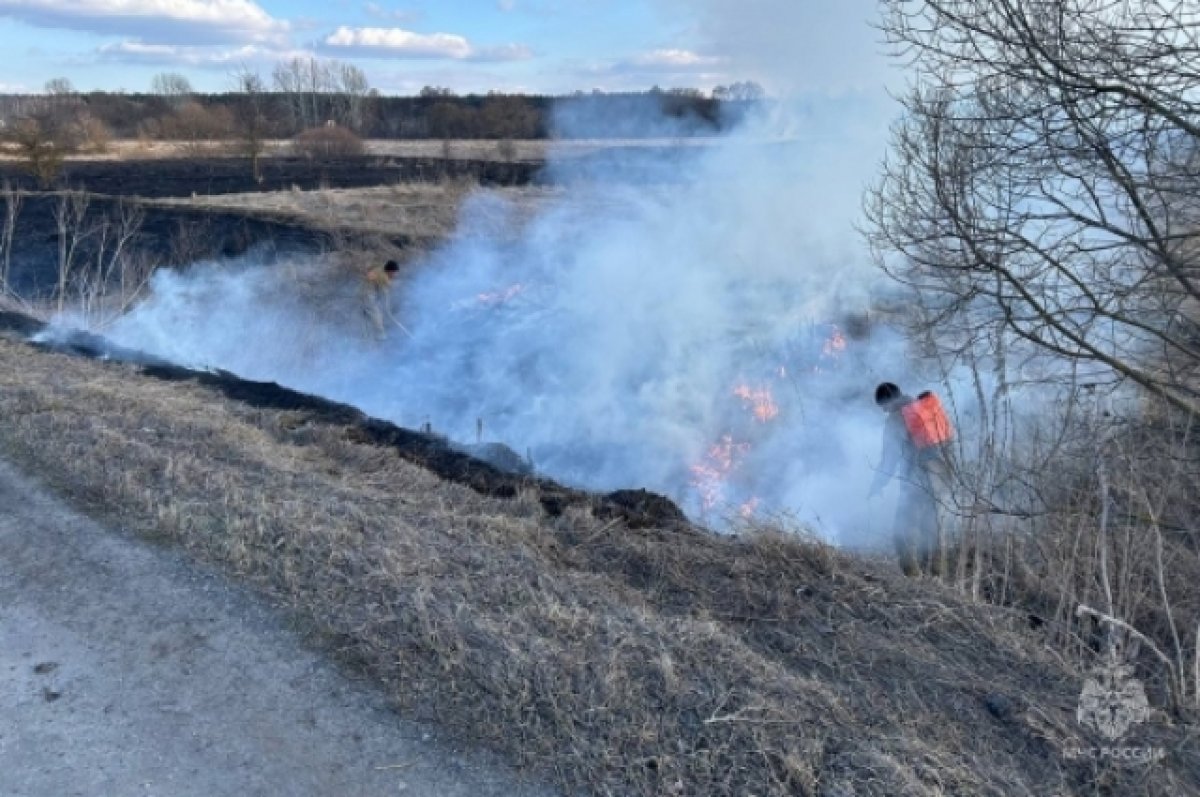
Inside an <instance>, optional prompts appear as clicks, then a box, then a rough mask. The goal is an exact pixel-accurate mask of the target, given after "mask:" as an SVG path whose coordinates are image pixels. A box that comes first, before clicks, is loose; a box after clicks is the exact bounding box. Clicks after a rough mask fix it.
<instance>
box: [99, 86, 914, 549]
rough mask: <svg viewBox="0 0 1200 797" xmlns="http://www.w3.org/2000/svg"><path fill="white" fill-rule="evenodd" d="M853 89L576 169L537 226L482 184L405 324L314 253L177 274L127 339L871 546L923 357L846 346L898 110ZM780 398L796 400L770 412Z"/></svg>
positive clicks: (413, 289) (556, 472)
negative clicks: (869, 102) (763, 404)
mask: <svg viewBox="0 0 1200 797" xmlns="http://www.w3.org/2000/svg"><path fill="white" fill-rule="evenodd" d="M837 102H838V105H839V107H838V108H837V110H836V113H832V112H829V111H830V108H829V106H825V107H823V108H822V109H821V110H822V111H825V112H824V113H821V112H818V110H817V109H814V108H812V107H809V108H807V109H805V108H803V107H801V108H799V109H797V108H790V109H786V110H784V109H782V108H780V109H777V111H776V112H775V113H774V114H772V115H771V116H769V117H768V118H762V119H756V120H754V121H753V122H752V123H749V124H747V125H746V126H745V127H743V128H742V129H741V130H739V131H737V132H736V133H735V134H733V135H730V136H729V137H727V138H725V139H723V140H721V141H719V142H716V143H715V144H714V145H713V146H712V147H709V148H704V149H702V150H694V151H692V150H689V152H688V154H687V155H685V156H682V157H679V158H675V159H671V160H670V161H667V162H664V161H663V160H662V159H661V158H655V159H650V160H647V156H646V155H645V154H644V153H642V154H640V155H630V156H627V157H618V156H613V157H614V158H615V160H605V161H603V163H605V164H606V166H605V169H604V170H605V171H607V170H611V169H616V170H618V171H619V172H620V179H619V180H606V179H603V178H602V177H601V176H599V175H597V174H595V173H584V174H583V175H582V176H580V175H578V174H575V173H573V172H572V167H571V166H570V165H569V164H565V163H564V164H560V165H558V166H556V167H555V168H556V169H557V170H558V172H559V176H560V177H562V178H563V181H564V182H565V183H566V184H568V185H569V186H570V187H569V188H567V189H564V190H563V192H562V195H561V197H559V198H556V199H554V200H551V201H550V202H548V204H547V207H545V209H544V210H543V211H542V212H540V213H539V214H538V215H537V216H536V218H534V219H533V220H532V221H531V222H529V223H528V224H527V225H526V226H524V227H523V228H522V229H521V231H520V232H519V234H516V235H513V234H497V231H498V230H512V229H514V228H516V227H517V226H518V221H517V218H516V217H517V216H518V215H519V214H517V211H516V209H515V208H513V207H510V206H508V205H506V203H505V202H504V201H503V200H502V199H498V198H497V197H496V195H495V194H490V193H481V194H480V195H479V197H478V198H477V199H475V200H472V201H469V202H468V203H467V204H466V206H465V208H464V211H463V214H462V219H461V222H460V229H459V232H458V234H457V235H456V236H455V237H454V238H453V240H451V241H450V242H449V243H447V244H446V245H445V246H444V247H443V248H441V249H439V250H437V251H435V252H434V253H432V254H431V255H430V256H429V257H428V258H427V259H426V260H425V261H424V262H422V263H420V264H418V265H417V266H416V268H415V274H416V276H415V278H414V279H413V280H412V281H411V282H409V283H408V284H407V285H406V286H405V287H404V288H403V289H402V290H398V292H397V295H395V296H394V297H393V298H394V301H395V311H396V317H397V319H398V320H400V321H401V322H402V323H403V328H401V327H399V326H392V327H391V329H390V331H389V333H388V336H387V338H386V339H385V340H384V341H375V340H372V339H371V337H370V336H369V335H367V334H364V333H365V331H366V330H365V327H364V325H363V323H362V319H361V318H358V317H356V315H355V312H354V311H353V310H350V311H348V312H347V310H346V308H353V306H354V304H355V301H356V298H355V297H354V295H353V290H354V289H353V288H352V287H350V288H347V287H346V286H345V285H342V286H340V287H339V283H338V282H337V281H336V280H335V279H333V277H332V276H331V274H330V273H329V272H328V268H327V267H326V266H323V265H322V264H321V261H319V260H318V259H317V258H304V257H298V258H291V259H289V260H286V261H285V262H283V263H276V264H272V265H263V264H261V263H259V262H257V261H256V258H253V257H249V258H244V259H242V260H239V261H233V262H224V263H204V264H197V265H195V266H193V267H191V268H189V269H187V270H186V271H184V272H173V271H163V272H160V273H159V274H158V275H157V276H156V277H155V279H154V282H153V285H152V291H151V296H150V298H149V299H148V300H146V301H145V302H143V303H142V304H141V305H139V306H138V307H137V308H136V309H135V310H134V311H133V312H131V313H130V314H129V315H128V316H127V317H125V318H123V319H122V320H121V321H120V322H118V323H117V324H116V325H115V326H114V327H112V328H111V329H110V330H108V332H107V334H108V335H109V336H110V337H111V338H112V339H114V341H115V342H117V343H118V344H121V345H124V346H127V347H130V348H135V349H140V350H143V351H147V352H148V353H151V354H155V355H158V356H162V357H165V358H168V359H170V360H173V361H176V362H180V363H185V364H188V365H193V366H211V367H220V368H225V369H228V370H231V371H233V372H235V373H238V374H240V375H243V376H246V377H249V378H254V379H266V380H273V381H278V382H280V383H282V384H286V385H289V386H292V387H295V388H297V389H300V390H304V391H308V392H312V393H316V394H320V395H324V396H328V397H331V398H334V399H337V400H341V401H346V402H348V403H352V404H354V405H356V406H359V407H361V408H362V409H364V410H365V411H367V412H369V413H371V414H373V415H377V416H380V417H383V418H387V419H390V420H393V421H396V422H398V423H400V424H403V425H406V426H410V427H416V426H420V425H423V424H424V423H426V422H428V423H430V424H432V426H433V427H434V429H435V430H437V431H439V432H441V433H444V434H447V435H448V436H450V437H451V438H453V439H456V440H459V441H464V442H471V441H473V440H474V437H475V434H476V424H477V422H478V420H482V421H483V425H484V429H485V436H486V438H487V439H488V440H498V441H501V442H504V443H507V444H509V445H511V446H512V447H513V448H514V449H516V450H517V451H519V452H520V453H522V454H524V453H526V452H528V453H529V455H530V456H531V457H532V459H533V461H534V463H535V465H536V466H537V468H538V469H539V471H541V472H543V473H545V474H546V475H549V476H551V477H554V478H558V479H561V480H564V481H566V482H569V483H572V484H576V485H580V486H583V487H588V488H593V489H604V490H607V489H615V488H620V487H646V488H649V489H653V490H657V491H660V492H663V493H665V494H666V495H668V496H670V497H672V498H674V499H676V500H677V501H679V502H680V503H681V504H682V505H683V506H684V507H685V509H687V510H688V511H689V512H690V513H691V514H693V516H700V515H705V516H706V517H707V519H709V520H710V521H712V522H714V523H717V522H719V521H720V517H721V516H722V515H724V514H729V513H736V512H737V511H738V509H739V508H740V507H743V506H747V505H749V506H755V507H757V508H758V510H759V511H760V512H777V511H782V512H788V513H792V514H794V515H796V516H797V517H799V518H800V519H802V520H803V521H805V522H808V523H810V524H812V525H814V526H815V527H816V528H818V529H819V530H821V531H823V532H824V533H826V534H828V535H829V536H831V537H838V538H841V539H850V538H853V537H855V536H857V535H858V534H859V533H863V532H865V531H866V530H868V529H870V528H872V527H874V528H876V529H878V528H881V527H883V526H884V525H886V519H885V518H884V515H883V514H882V513H881V514H880V515H879V517H876V518H871V517H869V514H870V512H869V506H868V505H866V504H865V501H864V496H865V492H866V487H867V484H868V482H869V480H870V478H871V476H872V475H873V472H872V465H873V463H874V461H875V459H876V458H877V456H878V450H877V449H878V445H879V429H880V423H881V418H880V417H879V415H878V412H877V411H876V410H875V408H874V406H873V404H872V402H871V395H872V390H873V387H874V385H875V383H876V382H878V381H880V380H881V379H885V378H886V379H892V380H903V379H904V378H905V377H906V376H908V372H909V368H908V366H907V365H906V362H905V357H904V353H903V351H904V348H903V342H902V341H900V340H899V339H897V338H896V337H895V336H894V335H889V334H888V333H887V331H886V329H884V328H882V327H875V328H873V329H872V330H871V333H870V335H869V336H868V337H866V338H862V339H855V338H854V337H853V336H850V338H849V340H848V341H847V343H846V346H845V349H844V351H843V350H840V349H839V348H838V345H837V341H836V335H837V334H841V335H843V337H845V336H846V335H847V330H845V329H844V328H843V329H841V330H838V329H837V327H836V325H838V324H843V320H844V319H845V318H847V317H849V316H852V315H854V314H856V313H862V312H865V311H866V310H868V308H869V307H870V304H871V298H872V292H873V288H874V287H876V286H877V285H879V284H881V277H880V275H879V274H878V273H877V272H876V271H875V270H874V269H873V268H872V266H871V265H870V264H869V262H868V257H867V254H866V252H865V247H864V245H863V243H862V241H861V238H860V236H859V235H858V234H857V233H856V232H855V230H854V223H855V221H856V219H857V217H858V207H859V197H860V194H861V190H862V188H863V185H864V184H865V182H866V180H867V179H868V178H869V176H870V174H871V172H872V170H873V168H874V165H875V163H876V160H877V159H876V157H875V156H876V155H877V154H878V153H879V152H880V151H881V150H879V149H877V146H878V145H879V144H880V140H881V135H880V128H879V122H880V120H879V118H878V117H877V116H875V115H874V114H873V112H872V110H871V107H870V106H865V107H856V106H855V103H854V102H853V101H852V100H839V101H837ZM347 291H349V292H350V295H339V292H340V293H341V294H345V293H346V292H347ZM322 292H324V293H327V294H328V301H314V299H313V297H314V295H320V294H322ZM831 340H832V341H833V343H831ZM739 387H742V388H743V390H745V391H749V395H750V398H739V397H738V396H737V395H735V390H736V389H738V388H739ZM755 391H758V392H761V391H769V392H770V399H769V401H770V402H773V403H774V405H775V407H776V409H777V411H778V412H777V414H775V415H774V416H773V417H769V418H767V419H765V420H760V419H758V418H756V417H755V415H754V412H755V404H754V400H753V394H754V392H755ZM766 414H767V415H770V414H771V412H770V411H769V410H768V411H767V412H766ZM714 449H715V453H717V454H719V455H720V456H717V457H715V458H714V457H713V456H711V454H712V453H713V452H714ZM725 455H728V459H726V456H725ZM706 469H707V471H706ZM713 469H715V470H716V471H717V473H716V474H715V475H714V474H713V472H712V471H713ZM706 472H707V473H708V474H709V476H708V477H707V478H708V481H706V480H705V479H706V477H705V473H706ZM706 496H707V498H708V503H711V502H712V501H713V500H715V504H714V505H712V506H708V505H706V500H705V498H706ZM880 508H881V509H882V507H880Z"/></svg>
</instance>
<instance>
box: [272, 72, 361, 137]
mask: <svg viewBox="0 0 1200 797" xmlns="http://www.w3.org/2000/svg"><path fill="white" fill-rule="evenodd" d="M271 77H272V80H273V82H274V87H275V90H276V91H277V92H279V93H280V94H281V95H282V96H283V99H284V103H285V107H286V109H287V113H288V121H289V123H290V126H291V129H293V130H306V129H310V128H314V127H319V126H320V125H323V124H325V123H326V122H329V121H333V122H335V123H337V124H339V125H342V126H343V127H348V128H350V129H351V130H359V129H361V127H362V123H363V108H364V106H365V103H366V99H367V96H368V93H369V91H370V85H369V84H368V82H367V76H366V74H365V73H364V72H363V71H362V70H361V69H359V68H358V67H356V66H353V65H352V64H345V63H341V62H339V61H324V60H321V59H318V58H311V57H310V58H292V59H290V60H287V61H280V62H279V63H277V64H276V65H275V68H274V70H273V71H272V73H271Z"/></svg>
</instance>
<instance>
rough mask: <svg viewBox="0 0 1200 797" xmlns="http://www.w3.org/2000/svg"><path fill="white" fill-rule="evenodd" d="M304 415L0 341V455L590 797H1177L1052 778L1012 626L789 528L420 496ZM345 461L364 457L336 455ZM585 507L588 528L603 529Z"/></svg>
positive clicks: (372, 453) (1172, 733)
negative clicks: (1037, 796)
mask: <svg viewBox="0 0 1200 797" xmlns="http://www.w3.org/2000/svg"><path fill="white" fill-rule="evenodd" d="M350 430H351V426H350V424H349V420H347V422H346V423H338V422H336V419H334V418H332V417H324V418H322V417H320V416H319V414H318V413H315V412H313V411H311V410H310V409H306V408H304V406H303V404H301V405H298V406H297V408H289V407H288V406H287V405H286V404H282V403H280V404H279V405H278V407H277V408H275V409H262V408H255V407H252V406H248V405H247V404H245V403H242V402H239V401H236V400H233V399H230V398H229V397H228V396H223V395H221V394H220V393H218V392H217V391H216V390H215V389H214V388H213V387H211V386H206V385H204V384H200V383H196V382H176V381H163V380H153V379H148V378H146V377H144V376H141V375H139V374H138V372H137V369H136V368H134V367H133V366H129V365H118V364H114V363H103V362H96V361H89V360H83V359H79V358H72V357H68V356H65V355H59V354H52V353H48V352H44V351H39V350H36V349H33V348H31V347H29V346H27V345H25V344H23V343H19V342H15V341H14V340H13V339H11V338H8V339H5V338H3V337H0V454H2V455H3V456H5V457H8V458H12V459H14V460H16V461H18V462H19V463H21V464H22V465H23V466H24V467H26V468H28V469H30V470H32V471H33V472H35V473H38V474H41V475H42V476H43V477H44V478H46V479H48V480H49V481H51V482H52V483H53V484H54V485H55V486H56V487H57V488H58V489H59V490H61V491H62V492H63V493H65V494H66V495H68V496H70V497H72V498H73V499H75V500H76V501H77V502H79V503H82V504H84V505H85V506H87V507H89V508H91V509H92V510H93V511H97V512H100V513H104V514H107V515H108V516H109V517H111V518H113V519H114V520H115V521H117V522H120V523H122V524H126V525H130V526H134V527H136V528H138V529H140V530H141V531H143V532H144V533H147V534H151V535H154V536H157V537H161V538H164V539H169V540H172V541H174V542H177V543H179V544H182V545H184V546H186V547H187V548H188V549H190V550H191V551H193V552H194V553H195V554H197V555H199V556H201V557H204V558H206V559H208V560H211V561H213V562H216V563H219V564H221V565H223V566H225V567H227V568H228V569H230V570H231V571H233V572H235V573H237V574H239V575H241V576H243V577H245V578H247V579H250V580H252V581H253V582H255V583H256V584H258V585H259V586H260V587H261V588H262V589H264V590H265V591H267V592H268V593H270V594H272V595H273V596H275V597H276V598H278V599H279V600H281V601H282V602H284V603H286V604H287V605H289V606H290V607H292V608H293V609H294V610H295V611H296V612H297V613H298V614H299V615H300V616H302V617H305V618H308V619H309V620H310V621H311V622H312V624H313V626H314V627H315V628H316V629H318V630H319V631H320V632H321V633H322V635H323V636H324V638H325V639H326V641H327V642H328V644H329V645H331V646H332V647H333V648H335V649H336V650H337V651H338V652H339V653H340V654H341V655H342V657H343V658H344V659H345V660H346V661H347V662H350V663H353V665H354V666H357V667H359V668H362V669H363V670H365V671H366V672H368V673H369V674H370V675H371V676H372V677H373V678H374V679H375V680H376V681H377V682H378V683H379V684H380V685H381V686H382V688H384V689H385V690H387V692H388V694H389V695H391V696H392V697H393V698H394V699H395V701H396V702H397V703H398V704H400V705H403V706H406V707H408V709H409V710H413V711H421V712H431V713H433V714H436V716H437V717H438V718H439V719H440V720H441V721H444V722H450V723H452V724H453V725H455V726H456V727H457V728H459V729H460V730H461V731H462V732H464V733H465V734H468V735H470V736H474V737H476V738H478V739H481V740H483V741H485V742H486V743H488V744H490V745H492V746H495V747H497V748H500V749H502V750H504V751H506V752H507V753H508V754H509V755H510V756H512V757H513V758H514V759H515V760H517V761H519V762H521V763H524V764H526V765H529V766H531V767H533V768H534V769H535V770H537V771H539V772H541V773H546V774H548V775H549V776H551V777H552V778H554V779H555V780H556V781H557V782H558V784H559V785H560V786H561V787H562V788H563V789H564V791H566V792H568V793H578V792H588V793H595V794H644V795H662V794H689V795H691V794H758V795H765V794H811V795H818V794H819V795H849V794H871V795H888V796H889V797H892V796H893V795H944V794H955V795H968V794H1029V793H1048V791H1050V790H1052V791H1054V792H1055V793H1057V794H1061V795H1067V794H1072V795H1074V794H1078V795H1082V794H1089V795H1090V794H1105V793H1111V794H1118V793H1119V794H1135V793H1136V794H1168V793H1170V794H1184V793H1191V792H1194V791H1195V790H1196V789H1198V788H1200V762H1198V760H1197V752H1196V750H1195V746H1194V745H1192V744H1183V742H1184V737H1185V733H1184V731H1183V730H1181V729H1179V728H1177V727H1173V726H1172V725H1171V724H1170V723H1168V722H1166V721H1165V719H1166V718H1164V717H1161V716H1158V717H1156V718H1154V720H1153V721H1152V722H1151V723H1149V724H1148V725H1147V726H1146V729H1145V730H1144V732H1143V731H1139V734H1140V736H1139V741H1140V743H1143V744H1157V745H1161V746H1164V747H1167V748H1168V750H1169V755H1168V758H1167V760H1166V761H1165V762H1164V763H1162V764H1160V765H1157V766H1154V767H1152V768H1150V769H1144V768H1143V769H1131V768H1129V767H1125V766H1122V765H1119V764H1102V763H1079V762H1070V761H1068V760H1067V759H1066V758H1064V756H1063V754H1062V753H1063V750H1064V749H1066V748H1068V747H1072V746H1079V745H1083V746H1086V745H1087V744H1088V743H1087V742H1086V741H1085V740H1084V739H1082V738H1081V737H1080V735H1079V733H1080V732H1079V730H1078V726H1077V725H1076V723H1075V720H1074V711H1075V704H1076V700H1077V696H1078V693H1079V687H1080V685H1081V678H1080V677H1079V674H1077V673H1073V672H1069V671H1068V670H1066V669H1065V667H1064V666H1062V665H1061V664H1059V663H1057V662H1056V661H1055V660H1053V659H1051V658H1050V657H1049V655H1048V654H1047V653H1046V652H1045V649H1044V647H1043V645H1042V644H1041V638H1040V637H1039V636H1037V635H1035V634H1034V633H1033V632H1030V631H1028V630H1027V629H1026V628H1025V627H1024V625H1025V618H1024V617H1023V616H1022V615H1014V614H1010V613H1005V612H1002V611H999V610H994V609H985V608H982V607H979V606H972V605H967V604H964V603H963V602H962V601H961V600H960V599H958V598H956V597H954V596H952V595H950V594H948V593H947V592H945V591H943V590H942V589H940V588H939V587H938V586H937V585H935V584H930V583H924V582H914V581H908V580H904V579H902V578H900V577H898V576H897V575H896V574H894V573H893V572H892V569H891V568H890V567H889V566H886V565H884V564H876V563H873V562H870V561H865V560H861V559H855V558H851V557H848V556H845V555H843V554H841V553H839V552H837V551H835V550H832V549H830V548H828V547H826V546H823V545H821V544H819V543H816V542H813V541H810V540H805V539H802V538H800V537H796V536H785V535H782V534H779V533H775V532H771V531H765V530H759V531H756V532H753V533H750V534H748V535H744V536H742V537H740V538H729V537H715V536H711V535H708V534H706V533H704V532H702V531H699V530H696V529H693V528H691V527H689V526H686V525H676V526H673V527H672V528H648V529H630V528H627V527H626V526H625V525H624V524H623V523H622V522H621V521H620V520H619V519H618V518H612V517H609V518H605V517H597V514H598V513H597V512H594V511H592V510H590V509H589V508H588V507H587V506H586V505H577V506H568V507H566V508H565V509H563V510H562V511H559V512H557V513H555V515H551V514H550V513H548V512H547V511H546V504H545V502H543V501H542V500H540V499H541V496H540V495H539V490H540V489H541V488H539V487H538V485H537V484H536V483H533V482H530V483H528V484H527V485H526V487H525V488H524V489H523V490H521V491H519V492H518V493H517V495H516V496H515V497H513V498H510V499H506V500H502V499H497V498H491V497H487V496H484V495H481V494H480V493H479V492H478V491H476V490H472V489H469V488H468V487H466V486H464V485H462V484H458V483H455V482H453V481H448V480H445V479H442V478H439V477H437V476H435V475H434V474H433V473H432V472H430V471H429V470H427V469H425V468H422V467H418V466H416V465H414V464H413V463H411V462H409V461H406V460H405V459H403V458H402V457H400V456H397V454H396V451H395V449H394V448H391V447H387V446H382V445H379V444H378V441H377V440H370V439H367V440H365V441H363V440H364V438H362V437H361V436H359V435H355V434H351V433H350ZM359 441H363V442H359ZM601 514H602V513H601Z"/></svg>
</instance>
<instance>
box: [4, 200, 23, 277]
mask: <svg viewBox="0 0 1200 797" xmlns="http://www.w3.org/2000/svg"><path fill="white" fill-rule="evenodd" d="M0 197H3V199H4V218H3V220H0V295H2V294H5V293H9V292H11V291H13V285H12V282H11V275H12V248H13V241H14V240H15V238H16V232H17V218H18V217H19V216H20V214H21V201H22V199H23V196H22V194H21V192H20V191H18V190H16V189H15V188H13V187H12V185H10V184H9V183H7V182H6V183H4V186H3V187H2V188H0Z"/></svg>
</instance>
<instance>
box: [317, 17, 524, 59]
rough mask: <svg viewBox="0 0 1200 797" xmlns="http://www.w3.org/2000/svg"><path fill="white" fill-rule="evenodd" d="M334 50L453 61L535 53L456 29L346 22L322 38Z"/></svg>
mask: <svg viewBox="0 0 1200 797" xmlns="http://www.w3.org/2000/svg"><path fill="white" fill-rule="evenodd" d="M322 44H323V46H324V47H325V48H326V49H328V50H331V51H338V52H345V53H349V54H354V55H362V56H369V57H374V58H399V59H408V58H411V59H445V60H453V61H520V60H524V59H527V58H531V57H532V56H533V53H532V52H531V51H530V49H529V48H528V47H525V46H524V45H520V44H508V45H502V46H499V47H476V46H475V45H473V44H472V43H471V42H470V41H468V40H467V38H466V37H465V36H459V35H458V34H456V33H414V32H412V31H408V30H404V29H403V28H350V27H347V26H345V25H343V26H342V27H340V28H338V29H337V30H336V31H334V32H333V33H331V34H330V35H329V36H327V37H326V38H325V40H324V41H323V42H322Z"/></svg>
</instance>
